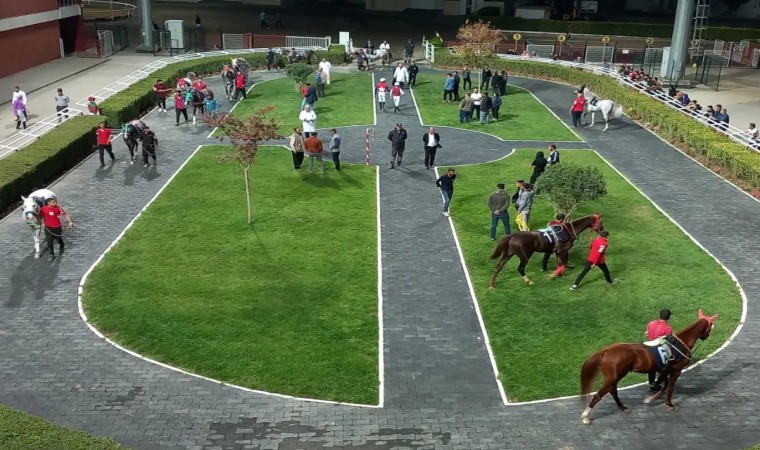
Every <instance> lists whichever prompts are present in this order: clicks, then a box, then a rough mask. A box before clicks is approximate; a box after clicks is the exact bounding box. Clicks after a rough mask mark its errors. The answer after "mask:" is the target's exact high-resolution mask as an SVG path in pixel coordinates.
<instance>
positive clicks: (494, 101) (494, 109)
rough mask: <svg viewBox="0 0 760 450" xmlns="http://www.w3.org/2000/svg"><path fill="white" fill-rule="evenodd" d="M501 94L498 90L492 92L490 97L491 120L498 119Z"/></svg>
mask: <svg viewBox="0 0 760 450" xmlns="http://www.w3.org/2000/svg"><path fill="white" fill-rule="evenodd" d="M501 104H502V101H501V95H499V93H498V92H494V94H493V98H491V115H492V116H493V120H499V110H500V109H501Z"/></svg>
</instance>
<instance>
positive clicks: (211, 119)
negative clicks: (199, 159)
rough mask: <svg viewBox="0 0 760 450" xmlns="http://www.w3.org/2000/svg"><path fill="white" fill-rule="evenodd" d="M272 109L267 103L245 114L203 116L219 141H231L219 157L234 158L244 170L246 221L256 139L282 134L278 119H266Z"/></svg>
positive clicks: (268, 138) (222, 159) (249, 204)
mask: <svg viewBox="0 0 760 450" xmlns="http://www.w3.org/2000/svg"><path fill="white" fill-rule="evenodd" d="M273 109H274V107H273V106H267V107H265V108H262V109H260V110H258V111H256V112H254V113H253V114H251V115H249V116H245V117H238V116H234V115H232V114H229V113H219V114H218V115H216V116H212V115H210V114H206V115H204V116H203V120H204V121H205V122H206V124H207V125H208V126H209V127H210V128H218V131H219V133H220V134H221V135H220V136H219V137H218V139H219V141H224V140H225V139H228V140H229V141H230V144H232V152H230V153H228V154H226V155H222V156H220V157H219V160H220V161H223V162H226V161H235V162H236V163H238V165H239V166H240V168H241V169H242V170H243V182H244V183H245V199H246V206H247V207H248V224H249V225H250V224H251V223H252V222H253V205H252V198H251V197H252V195H251V181H250V170H251V166H253V164H254V163H255V162H256V154H257V153H258V151H259V143H260V142H263V141H269V140H273V139H282V136H281V135H280V134H279V133H277V123H276V122H275V120H274V118H272V117H270V118H269V119H265V116H266V115H267V114H268V113H269V112H271V111H272V110H273Z"/></svg>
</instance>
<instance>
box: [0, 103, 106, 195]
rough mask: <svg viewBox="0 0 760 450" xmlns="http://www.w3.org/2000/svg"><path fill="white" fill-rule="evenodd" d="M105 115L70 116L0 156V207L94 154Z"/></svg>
mask: <svg viewBox="0 0 760 450" xmlns="http://www.w3.org/2000/svg"><path fill="white" fill-rule="evenodd" d="M101 120H103V118H102V117H96V116H82V117H76V118H74V119H71V121H69V122H66V123H65V124H64V125H62V126H60V127H58V128H56V129H54V130H53V131H51V132H50V133H48V134H45V135H44V136H42V137H40V138H39V139H37V140H36V141H35V142H34V143H32V144H30V145H28V146H27V147H25V148H24V149H23V150H21V151H19V152H16V153H13V154H11V155H8V156H7V157H5V158H3V159H0V210H5V209H6V208H7V207H8V206H10V205H12V204H14V203H16V202H18V201H19V200H20V199H21V196H22V195H29V193H30V192H32V190H34V189H37V188H41V187H43V186H45V185H46V184H47V183H49V182H51V181H53V179H54V178H55V177H57V176H58V175H60V174H61V173H63V172H65V171H66V170H68V169H70V168H72V167H74V166H75V165H76V164H78V163H79V161H81V160H82V159H84V158H85V157H86V156H87V155H89V154H90V153H92V146H93V144H94V143H95V128H96V126H97V124H98V122H100V121H101Z"/></svg>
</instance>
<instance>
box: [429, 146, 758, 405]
mask: <svg viewBox="0 0 760 450" xmlns="http://www.w3.org/2000/svg"><path fill="white" fill-rule="evenodd" d="M668 145H670V144H668ZM515 150H516V149H512V151H511V152H509V153H508V154H507V155H505V156H503V157H501V158H499V159H495V160H492V161H487V162H482V163H473V164H462V165H459V166H454V167H462V166H477V165H481V164H491V163H494V162H497V161H500V160H502V159H505V158H507V157H509V156H512V155H513V154H514V152H515ZM589 151H591V152H594V154H596V155H597V156H598V157H599V159H601V160H602V161H603V162H604V163H605V164H607V166H609V167H610V168H611V169H612V170H613V171H614V172H615V173H617V174H618V175H619V176H620V177H621V178H622V179H623V180H625V182H626V183H628V184H629V185H630V186H631V187H633V188H634V189H635V190H636V192H638V193H639V195H641V196H642V197H644V198H645V199H646V200H647V201H648V202H649V203H650V204H651V205H652V206H654V208H655V209H656V210H657V211H658V212H660V213H661V214H662V215H663V216H665V218H667V219H668V220H669V221H671V222H672V223H673V224H674V225H675V226H676V227H678V229H679V230H681V232H682V233H683V234H684V235H686V237H688V238H689V239H690V240H691V241H692V242H693V243H694V244H696V246H697V247H698V248H699V249H700V250H702V251H703V252H705V253H706V254H707V255H708V256H710V257H711V258H712V259H713V260H715V262H717V263H718V265H719V266H720V267H721V268H722V269H723V270H724V271H725V272H726V273H727V274H728V276H729V277H730V278H731V280H733V282H734V284H736V287H737V288H738V289H739V296H740V297H741V299H742V314H741V318H740V319H739V324H738V325H737V327H736V329H735V330H734V332H733V333H732V334H731V336H729V338H728V339H726V341H725V342H723V344H722V345H721V346H720V347H718V348H717V349H715V350H714V351H713V352H712V353H710V354H709V355H707V356H705V357H704V359H701V360H699V361H697V362H696V363H694V364H692V365H690V366H689V367H687V368H686V369H684V372H688V371H690V370H692V369H694V368H697V367H699V366H700V365H702V364H703V363H705V362H707V361H708V360H710V359H711V358H712V357H713V356H715V355H717V354H718V353H719V352H721V351H722V350H723V349H725V348H726V347H728V345H729V344H731V343H732V342H733V341H734V339H735V338H736V336H738V335H739V332H741V330H742V328H743V327H744V323H745V322H746V319H747V309H748V300H747V294H746V292H744V288H742V285H741V283H739V280H738V279H737V278H736V275H734V273H733V272H732V271H731V270H730V269H729V268H728V267H726V266H725V265H724V264H723V263H722V262H721V261H720V260H719V259H718V258H717V257H716V256H715V255H713V254H712V253H711V252H710V251H709V250H707V249H706V248H705V247H704V246H703V245H702V244H701V243H700V242H699V241H698V240H697V239H696V238H695V237H694V236H692V235H691V233H689V232H688V231H686V229H684V228H683V227H682V226H681V224H679V223H678V222H677V221H676V220H675V219H673V217H671V216H670V214H668V213H667V212H665V210H663V209H662V208H661V207H660V205H658V204H657V203H656V202H655V201H654V200H652V199H651V198H650V197H649V196H648V195H646V194H645V193H644V192H643V191H642V190H641V189H639V187H638V186H636V185H635V184H634V183H633V182H632V181H631V180H630V179H629V178H628V177H626V176H625V175H623V173H622V172H620V171H619V170H618V169H617V168H616V167H615V166H614V165H612V164H611V163H610V162H609V161H608V160H607V159H606V158H605V157H604V156H602V155H601V154H600V153H599V152H598V151H597V150H595V149H592V148H589ZM700 165H701V164H700ZM703 167H704V166H703ZM705 169H706V168H705ZM706 170H707V169H706ZM710 173H712V174H713V175H715V176H716V177H719V178H721V177H720V176H719V175H718V174H716V173H715V172H712V171H710ZM437 175H438V170H437V169H436V176H437ZM725 181H726V182H727V183H729V184H731V185H733V183H730V182H729V181H728V180H725ZM733 186H734V187H736V186H735V185H733ZM736 188H737V189H739V188H738V187H736ZM740 190H741V189H740ZM742 192H744V191H742ZM744 193H745V194H747V193H746V192H744ZM747 195H749V194H747ZM750 198H752V199H753V200H755V201H757V202H758V203H760V200H757V199H755V198H754V197H752V196H751V195H750ZM449 224H450V226H451V232H452V234H453V237H454V242H455V243H456V247H457V252H458V253H459V260H460V261H461V263H462V268H463V269H464V274H465V279H466V280H467V284H468V285H469V287H470V295H471V296H472V301H473V303H474V304H475V307H476V313H477V316H478V321H479V322H480V327H481V331H482V333H483V340H484V341H485V344H486V348H487V349H488V353H489V356H490V357H491V365H492V367H493V370H494V376H495V377H496V380H497V384H498V386H499V392H500V393H501V394H502V401H503V402H504V406H510V405H515V406H517V405H533V404H537V403H548V402H553V401H558V400H568V399H573V398H580V397H581V395H567V396H564V397H552V398H546V399H540V400H530V401H527V402H510V401H509V400H508V399H507V396H506V394H505V392H504V388H503V386H502V383H501V380H499V369H498V367H497V366H496V360H495V358H494V357H493V353H492V352H491V345H490V341H489V339H488V333H487V330H486V327H485V323H484V322H483V320H482V316H481V311H480V305H479V303H478V300H477V296H476V295H475V289H474V286H473V285H472V282H471V279H470V271H469V269H468V268H467V264H466V263H465V262H466V260H465V257H464V253H463V252H462V248H461V246H460V244H459V235H458V234H457V231H456V229H455V227H454V222H453V220H452V219H451V217H449ZM646 384H647V383H636V384H632V385H630V386H625V387H621V388H619V389H618V390H619V391H622V390H629V389H632V388H636V387H640V386H644V385H646ZM594 393H595V392H592V393H591V394H594Z"/></svg>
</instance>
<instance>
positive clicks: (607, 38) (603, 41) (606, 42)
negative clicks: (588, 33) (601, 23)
mask: <svg viewBox="0 0 760 450" xmlns="http://www.w3.org/2000/svg"><path fill="white" fill-rule="evenodd" d="M609 43H610V37H609V36H602V44H609Z"/></svg>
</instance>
